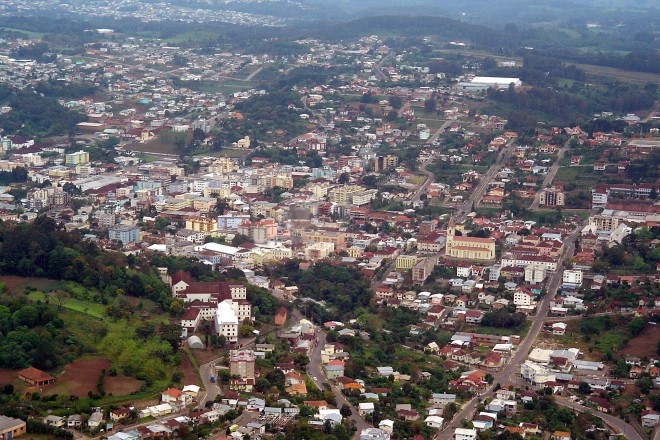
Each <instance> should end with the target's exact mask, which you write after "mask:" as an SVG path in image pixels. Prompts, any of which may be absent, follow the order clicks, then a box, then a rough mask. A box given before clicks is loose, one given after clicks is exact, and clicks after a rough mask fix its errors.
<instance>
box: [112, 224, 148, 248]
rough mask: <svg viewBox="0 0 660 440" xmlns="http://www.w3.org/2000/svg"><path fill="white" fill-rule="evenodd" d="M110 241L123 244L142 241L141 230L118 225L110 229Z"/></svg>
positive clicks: (135, 227)
mask: <svg viewBox="0 0 660 440" xmlns="http://www.w3.org/2000/svg"><path fill="white" fill-rule="evenodd" d="M108 238H109V239H110V240H115V241H120V242H121V243H122V244H128V243H135V242H137V241H140V228H139V227H137V226H125V225H118V226H114V227H111V228H110V229H108Z"/></svg>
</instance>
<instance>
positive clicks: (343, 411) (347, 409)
mask: <svg viewBox="0 0 660 440" xmlns="http://www.w3.org/2000/svg"><path fill="white" fill-rule="evenodd" d="M339 413H340V414H341V415H342V416H343V417H345V418H348V417H350V416H351V414H353V411H351V408H350V407H349V406H348V405H347V404H345V403H344V404H343V405H342V406H341V409H340V410H339Z"/></svg>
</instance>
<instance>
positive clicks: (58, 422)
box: [44, 414, 65, 428]
mask: <svg viewBox="0 0 660 440" xmlns="http://www.w3.org/2000/svg"><path fill="white" fill-rule="evenodd" d="M44 423H45V424H46V425H48V426H55V427H57V428H61V427H62V426H64V423H65V420H64V417H60V416H54V415H52V414H51V415H49V416H46V417H45V418H44Z"/></svg>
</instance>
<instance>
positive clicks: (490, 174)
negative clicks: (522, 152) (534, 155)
mask: <svg viewBox="0 0 660 440" xmlns="http://www.w3.org/2000/svg"><path fill="white" fill-rule="evenodd" d="M514 149H515V145H514V141H513V140H511V141H509V142H508V143H507V144H506V146H505V147H504V148H502V150H501V151H500V154H499V155H498V156H497V159H496V160H495V163H494V164H493V165H491V167H490V168H489V169H488V171H486V174H484V176H483V177H482V178H481V179H480V180H479V183H478V184H477V187H476V188H474V190H473V191H472V194H470V197H468V199H467V200H466V201H465V202H464V203H463V205H456V207H457V209H458V210H457V212H456V214H455V216H454V220H455V222H456V223H461V222H463V221H464V220H465V219H466V218H467V215H468V214H469V213H470V212H471V210H472V204H474V206H477V205H479V202H481V199H482V198H483V196H484V194H485V193H486V190H487V189H488V187H489V186H490V182H492V181H493V179H494V178H495V176H497V173H499V172H500V170H501V169H502V165H503V164H505V163H506V161H507V160H508V159H509V158H510V157H511V155H512V154H513V150H514Z"/></svg>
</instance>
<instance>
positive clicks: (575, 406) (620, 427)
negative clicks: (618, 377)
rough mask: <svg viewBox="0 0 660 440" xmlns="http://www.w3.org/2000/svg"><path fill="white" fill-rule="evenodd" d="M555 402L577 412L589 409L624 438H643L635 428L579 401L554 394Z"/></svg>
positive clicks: (630, 439)
mask: <svg viewBox="0 0 660 440" xmlns="http://www.w3.org/2000/svg"><path fill="white" fill-rule="evenodd" d="M555 402H556V403H557V404H559V405H561V406H565V407H566V408H570V409H572V410H574V411H577V412H585V411H589V412H590V413H591V414H592V415H594V416H596V417H598V418H599V419H601V420H602V421H603V422H605V424H606V425H608V426H609V427H610V428H611V429H612V430H614V431H617V432H618V433H619V434H621V435H623V437H624V438H625V439H626V440H644V439H643V438H642V436H641V435H639V433H638V432H637V431H636V430H635V428H633V427H632V426H631V425H629V424H628V423H626V422H624V421H623V420H621V419H620V418H618V417H615V416H613V415H611V414H605V413H602V412H598V411H593V410H592V408H588V407H586V406H583V405H580V404H579V403H575V402H573V401H571V400H569V399H566V398H565V397H561V396H555Z"/></svg>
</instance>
